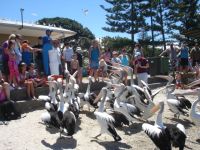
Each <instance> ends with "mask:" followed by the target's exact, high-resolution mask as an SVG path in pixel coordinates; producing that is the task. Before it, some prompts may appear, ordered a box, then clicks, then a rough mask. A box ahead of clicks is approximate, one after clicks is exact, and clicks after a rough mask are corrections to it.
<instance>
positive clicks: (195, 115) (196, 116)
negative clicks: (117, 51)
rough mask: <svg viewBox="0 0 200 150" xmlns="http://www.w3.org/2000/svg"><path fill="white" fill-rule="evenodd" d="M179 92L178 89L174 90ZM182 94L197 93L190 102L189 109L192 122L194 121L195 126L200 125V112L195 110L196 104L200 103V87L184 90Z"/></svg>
mask: <svg viewBox="0 0 200 150" xmlns="http://www.w3.org/2000/svg"><path fill="white" fill-rule="evenodd" d="M176 94H179V91H177V92H176ZM182 94H184V95H198V98H197V99H196V100H195V101H194V102H193V103H192V107H191V110H190V118H191V120H192V122H194V123H195V124H196V125H197V127H198V126H199V125H200V112H199V111H197V104H198V103H200V88H196V89H194V90H185V91H184V93H182Z"/></svg>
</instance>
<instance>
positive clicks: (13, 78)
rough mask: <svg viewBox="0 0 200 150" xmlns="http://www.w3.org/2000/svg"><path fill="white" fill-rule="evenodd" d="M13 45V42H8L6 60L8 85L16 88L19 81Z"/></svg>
mask: <svg viewBox="0 0 200 150" xmlns="http://www.w3.org/2000/svg"><path fill="white" fill-rule="evenodd" d="M14 44H15V43H14V42H13V41H9V44H8V49H9V53H8V56H9V60H8V67H9V72H10V80H9V82H10V85H13V87H18V84H17V83H18V81H19V71H18V65H17V61H16V55H15V52H14V51H13V49H14V46H15V45H14Z"/></svg>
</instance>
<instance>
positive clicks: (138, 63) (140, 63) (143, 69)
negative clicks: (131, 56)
mask: <svg viewBox="0 0 200 150" xmlns="http://www.w3.org/2000/svg"><path fill="white" fill-rule="evenodd" d="M135 58H136V59H135V61H134V65H135V67H134V68H135V74H136V77H137V81H138V85H139V86H141V87H142V84H141V80H143V81H144V82H145V83H147V80H148V72H147V71H148V68H149V63H148V60H147V59H146V58H145V57H142V55H141V53H140V52H136V54H135Z"/></svg>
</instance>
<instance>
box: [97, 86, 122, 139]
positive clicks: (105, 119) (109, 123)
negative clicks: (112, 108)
mask: <svg viewBox="0 0 200 150" xmlns="http://www.w3.org/2000/svg"><path fill="white" fill-rule="evenodd" d="M106 94H107V90H106V88H103V89H102V95H103V98H102V100H101V102H100V106H99V108H98V111H95V112H94V115H95V116H96V118H97V121H98V123H99V125H100V126H101V132H100V134H98V135H97V136H96V137H95V138H98V137H99V136H100V135H101V134H103V133H107V134H109V135H111V136H112V137H113V138H114V140H115V141H120V140H121V137H120V136H119V135H118V134H117V132H116V130H115V127H114V122H115V120H114V118H113V117H112V116H111V115H109V114H107V113H106V112H104V102H105V99H106Z"/></svg>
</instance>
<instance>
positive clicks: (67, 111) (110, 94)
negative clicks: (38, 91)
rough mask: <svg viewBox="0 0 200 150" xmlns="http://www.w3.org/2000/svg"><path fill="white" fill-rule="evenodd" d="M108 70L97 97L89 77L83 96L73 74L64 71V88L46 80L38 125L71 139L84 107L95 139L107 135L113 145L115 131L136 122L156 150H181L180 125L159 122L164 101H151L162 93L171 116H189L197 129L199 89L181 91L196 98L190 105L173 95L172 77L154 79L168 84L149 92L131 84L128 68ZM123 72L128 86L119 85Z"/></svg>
mask: <svg viewBox="0 0 200 150" xmlns="http://www.w3.org/2000/svg"><path fill="white" fill-rule="evenodd" d="M112 69H113V72H114V74H113V75H112V76H111V77H110V80H109V81H105V82H106V86H105V87H103V88H102V89H101V91H100V92H99V94H98V95H96V94H95V93H93V92H91V91H90V87H91V83H92V78H91V77H88V80H89V83H88V85H87V90H86V92H85V93H78V89H79V86H78V84H76V79H75V75H76V73H77V72H75V73H74V74H73V75H71V74H70V73H69V72H68V71H66V83H65V86H63V82H64V81H63V80H62V79H60V78H58V79H55V78H54V77H52V76H49V77H48V83H49V91H50V92H49V95H48V96H44V95H41V96H39V99H40V100H45V101H46V103H45V108H46V110H47V111H46V112H45V113H43V114H42V115H41V119H42V121H43V122H44V123H45V124H46V125H47V126H54V127H56V128H58V129H59V131H60V137H61V134H63V133H65V134H66V135H67V136H73V134H74V133H75V129H76V123H77V122H76V120H77V119H78V117H79V113H80V111H81V109H82V108H83V106H84V105H87V107H88V110H90V108H91V107H93V108H95V109H94V115H95V116H96V119H97V121H98V123H99V126H100V128H101V130H100V134H99V135H97V136H96V138H98V137H99V136H100V135H101V134H103V133H107V134H109V135H110V136H112V137H113V138H114V140H115V141H120V140H121V137H120V135H119V134H118V133H117V130H116V129H117V128H119V127H123V126H124V125H129V124H130V123H134V122H135V121H140V122H143V124H142V130H143V131H144V132H145V133H146V134H147V135H148V136H149V138H150V139H151V140H152V141H153V143H154V144H155V145H156V148H158V149H160V150H171V149H172V147H178V148H179V150H183V149H184V147H185V141H186V137H187V136H186V134H185V127H184V126H183V125H182V124H180V123H178V124H176V125H171V126H165V125H164V124H163V121H162V114H163V111H164V101H160V102H158V103H155V102H154V101H153V99H154V96H155V95H156V94H157V93H159V92H160V91H161V90H166V97H167V100H166V102H167V104H168V107H169V109H170V110H171V111H172V112H173V113H174V117H176V118H179V116H180V115H184V116H189V117H190V118H191V120H192V121H193V122H194V123H195V124H196V125H197V126H198V125H200V112H198V111H196V107H197V104H198V102H199V101H200V88H196V89H193V90H185V91H186V92H185V93H184V94H186V95H187V94H191V95H193V94H196V95H198V99H197V100H195V101H194V102H193V103H192V104H191V103H190V101H189V100H188V99H186V98H185V97H184V96H181V95H180V94H178V93H175V92H174V91H175V86H174V85H173V84H172V82H173V77H171V76H158V77H160V78H165V79H167V80H168V81H169V82H168V83H167V85H166V86H165V87H164V88H161V89H159V90H157V91H156V92H152V90H151V89H150V88H149V86H148V85H147V84H146V83H144V82H143V81H142V83H143V87H139V86H137V85H135V84H134V82H133V70H132V69H131V68H129V67H127V68H124V67H121V68H120V67H118V68H115V67H113V68H112ZM124 69H126V70H127V71H128V72H129V73H130V74H131V82H130V85H129V86H125V85H124V84H123V83H122V79H123V70H124ZM197 84H199V81H195V82H193V83H191V84H190V87H193V86H195V85H197ZM177 94H178V95H177ZM108 110H110V111H108ZM157 111H158V112H157ZM156 112H157V114H156V115H157V117H156V120H155V123H154V125H152V124H149V122H148V119H149V118H150V117H152V116H153V115H154V114H155V113H156Z"/></svg>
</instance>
